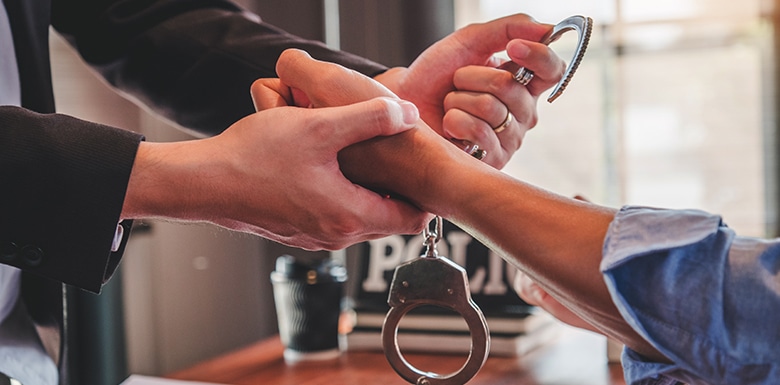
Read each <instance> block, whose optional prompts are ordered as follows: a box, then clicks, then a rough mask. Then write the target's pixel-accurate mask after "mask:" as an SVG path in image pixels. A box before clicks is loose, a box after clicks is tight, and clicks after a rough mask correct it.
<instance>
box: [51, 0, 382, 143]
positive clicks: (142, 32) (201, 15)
mask: <svg viewBox="0 0 780 385" xmlns="http://www.w3.org/2000/svg"><path fill="white" fill-rule="evenodd" d="M98 3H99V4H98ZM52 23H53V25H54V27H55V29H56V30H57V31H58V32H59V33H60V34H62V35H64V36H65V37H66V38H67V39H68V41H69V42H71V43H72V44H73V46H74V47H76V48H77V49H78V50H79V53H80V55H81V56H82V58H83V59H84V60H85V62H87V63H88V64H90V65H91V66H92V67H93V68H94V69H95V70H96V71H97V72H98V73H100V74H101V75H102V76H103V77H105V78H106V80H107V81H108V82H109V83H110V84H112V85H113V86H114V87H116V88H118V89H120V90H122V91H123V92H125V93H127V94H129V95H132V96H133V97H134V98H136V99H138V100H139V101H141V102H143V103H144V104H145V105H146V106H148V107H150V108H152V109H154V110H155V111H156V112H157V113H158V114H160V115H162V116H165V117H166V118H168V119H170V120H172V121H174V122H176V123H178V124H179V125H181V126H183V127H186V128H189V129H193V130H196V131H198V132H200V133H202V134H207V135H215V134H218V133H219V132H222V131H223V130H224V129H226V128H227V127H228V126H230V125H231V124H232V123H233V122H235V121H237V120H239V119H241V118H243V117H244V116H246V115H249V114H250V113H252V112H253V111H254V108H253V106H252V101H251V98H250V96H249V88H250V85H251V84H252V82H253V81H255V80H256V79H258V78H263V77H275V76H276V73H275V65H276V61H277V59H278V57H279V55H280V54H281V52H282V51H284V50H285V49H287V48H293V47H296V48H300V49H305V50H306V51H308V52H310V53H311V54H312V55H313V56H314V57H318V58H320V59H321V60H327V61H330V62H335V63H339V64H342V65H344V66H346V67H348V68H352V69H355V70H356V71H359V72H361V73H363V74H366V75H368V76H374V75H376V74H377V73H380V72H382V71H384V70H385V69H386V68H385V67H384V66H381V65H379V64H376V63H373V62H371V61H369V60H367V59H364V58H361V57H358V56H356V55H351V54H349V53H346V52H342V51H336V50H333V49H330V48H328V47H327V46H326V45H325V44H324V43H322V42H319V41H314V40H307V39H303V38H300V37H298V36H295V35H291V34H289V33H286V32H285V31H282V30H280V29H278V28H276V27H274V26H273V25H270V24H268V23H264V22H262V21H260V18H259V17H257V16H256V15H251V14H249V13H247V12H246V11H245V10H242V9H240V8H239V7H238V6H237V5H236V4H235V3H233V2H231V1H228V0H202V1H175V0H158V1H145V0H122V1H119V0H106V1H102V2H93V1H84V0H55V1H54V4H53V9H52Z"/></svg>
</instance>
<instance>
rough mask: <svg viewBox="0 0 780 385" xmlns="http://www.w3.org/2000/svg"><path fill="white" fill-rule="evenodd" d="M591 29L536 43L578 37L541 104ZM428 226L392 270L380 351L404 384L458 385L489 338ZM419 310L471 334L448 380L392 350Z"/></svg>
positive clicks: (464, 284)
mask: <svg viewBox="0 0 780 385" xmlns="http://www.w3.org/2000/svg"><path fill="white" fill-rule="evenodd" d="M592 28H593V21H592V20H591V19H590V18H587V17H584V16H572V17H569V18H567V19H566V20H564V21H562V22H560V23H558V24H557V25H555V27H553V29H552V30H551V31H550V33H549V34H547V35H545V37H544V38H543V39H542V43H544V44H549V43H552V42H554V41H556V40H558V38H560V37H561V35H562V34H563V33H565V32H566V31H570V30H574V31H577V33H578V34H579V41H578V44H577V48H576V50H575V52H574V58H573V59H572V61H571V62H570V63H569V65H568V67H567V68H566V72H565V73H564V75H563V78H562V79H561V81H560V82H558V85H557V86H556V87H555V88H554V89H553V92H552V94H550V96H549V97H548V98H547V101H548V102H550V103H552V102H553V101H554V100H555V99H556V98H558V96H560V95H561V94H562V93H563V91H564V89H565V88H566V86H567V85H568V84H569V81H570V80H571V78H572V76H573V75H574V71H575V70H576V69H577V67H578V66H579V64H580V62H581V61H582V58H583V55H584V54H585V49H586V48H587V45H588V40H589V38H590V33H591V30H592ZM505 69H506V68H505ZM522 71H525V72H522ZM528 73H530V71H528V70H525V69H524V68H520V69H517V72H515V73H514V74H513V76H514V77H515V79H517V80H518V81H520V79H526V78H532V77H533V73H530V75H529V74H528ZM473 146H474V147H475V148H474V149H473V150H471V151H468V149H467V152H469V153H470V154H471V155H472V156H474V157H476V158H477V159H482V158H484V156H485V154H486V152H485V151H484V150H479V148H478V147H477V146H476V145H473ZM480 151H481V152H480ZM434 221H435V228H434V229H433V230H431V228H430V224H429V226H427V227H426V228H425V229H424V230H423V238H424V246H425V247H426V251H425V254H423V255H421V256H420V257H419V258H416V259H413V260H411V261H409V262H406V263H403V264H401V265H399V266H398V267H396V269H395V272H394V274H393V280H392V283H391V284H390V292H389V295H388V299H387V303H388V304H389V305H390V310H389V311H388V312H387V316H386V317H385V322H384V324H383V325H382V348H383V349H384V352H385V356H386V357H387V360H388V362H389V363H390V366H392V367H393V369H394V370H395V371H396V373H398V374H399V375H400V376H401V377H402V378H403V379H405V380H406V381H408V382H409V383H412V384H417V385H462V384H465V383H466V382H468V381H469V380H470V379H471V378H472V377H474V376H475V375H476V374H477V372H478V371H479V370H480V369H481V368H482V365H483V364H484V363H485V361H486V360H487V357H488V353H489V351H490V334H489V331H488V325H487V321H486V320H485V316H484V315H483V314H482V311H481V310H480V309H479V307H478V306H477V304H476V303H475V302H474V300H473V299H472V298H471V292H470V291H469V280H468V275H467V274H466V270H465V269H464V268H463V267H461V266H459V265H457V264H456V263H454V262H452V261H451V260H449V259H447V258H445V257H443V256H440V255H439V254H438V252H437V250H436V244H437V243H438V242H439V240H440V239H441V237H442V219H441V217H438V216H437V217H436V218H435V219H434ZM432 223H434V222H432ZM422 305H434V306H438V307H442V308H447V309H451V310H454V311H456V312H458V313H459V314H460V315H461V316H462V317H463V319H464V320H465V321H466V324H467V325H468V329H469V333H470V334H471V349H470V351H469V356H468V359H467V360H466V363H465V364H464V365H463V366H462V367H461V368H460V369H459V370H458V371H456V372H453V373H449V374H437V373H432V372H426V371H422V370H420V369H418V368H416V367H414V366H413V365H412V364H410V363H409V362H408V361H407V360H406V359H404V357H403V354H402V353H401V348H400V346H399V345H398V324H399V323H400V322H401V319H402V318H403V316H404V315H406V314H407V313H408V312H409V311H411V310H412V309H414V308H417V307H419V306H422Z"/></svg>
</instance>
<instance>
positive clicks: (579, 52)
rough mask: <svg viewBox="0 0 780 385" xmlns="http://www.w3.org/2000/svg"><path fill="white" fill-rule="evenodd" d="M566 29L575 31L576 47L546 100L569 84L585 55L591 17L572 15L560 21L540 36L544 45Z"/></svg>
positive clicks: (557, 94)
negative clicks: (576, 37)
mask: <svg viewBox="0 0 780 385" xmlns="http://www.w3.org/2000/svg"><path fill="white" fill-rule="evenodd" d="M566 31H577V35H578V39H577V48H576V49H575V50H574V57H573V58H572V59H571V61H570V62H569V65H568V66H567V67H566V72H564V73H563V77H562V78H561V80H560V81H559V82H558V84H557V85H556V86H555V88H553V91H552V93H551V94H550V96H549V97H547V101H548V102H550V103H552V102H553V101H555V99H557V98H558V97H559V96H561V94H562V93H563V90H565V89H566V86H568V85H569V82H570V81H571V78H572V77H573V76H574V72H575V71H577V67H579V65H580V62H582V58H583V57H585V50H586V49H587V48H588V42H589V41H590V35H591V33H592V32H593V19H591V18H590V17H585V16H579V15H577V16H572V17H569V18H567V19H565V20H563V21H561V22H560V23H558V24H556V25H555V26H554V27H553V29H552V30H551V31H550V32H549V33H548V35H545V37H544V38H542V43H543V44H544V45H549V44H550V43H552V42H554V41H556V40H558V39H560V37H561V36H562V35H563V34H564V33H566Z"/></svg>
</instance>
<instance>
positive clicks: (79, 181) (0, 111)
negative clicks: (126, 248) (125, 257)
mask: <svg viewBox="0 0 780 385" xmlns="http://www.w3.org/2000/svg"><path fill="white" fill-rule="evenodd" d="M0 127H2V129H0V147H1V149H0V181H2V184H3V186H4V187H3V189H2V193H1V194H2V199H0V247H2V249H0V251H1V252H2V255H1V256H0V257H2V258H3V261H2V262H3V263H7V264H10V265H13V266H16V267H19V268H22V269H24V270H27V271H30V272H33V273H36V274H40V275H44V276H47V277H49V278H52V279H56V280H59V281H64V282H66V283H69V284H74V285H78V286H81V287H83V288H85V289H88V290H91V291H98V290H99V289H100V286H101V285H102V284H103V283H104V281H105V280H107V279H108V278H109V277H110V276H111V274H112V273H113V272H114V269H115V268H116V266H117V263H118V261H119V258H120V256H121V251H122V250H121V248H120V249H119V250H117V251H116V252H112V251H111V247H112V241H113V239H114V234H115V231H116V229H117V223H118V222H119V218H120V210H121V207H122V200H123V198H124V194H125V189H126V187H127V178H128V177H129V175H130V169H131V167H132V165H133V161H134V158H135V153H136V149H137V148H138V145H139V142H140V141H141V136H140V135H138V134H135V133H132V132H129V131H125V130H120V129H116V128H112V127H108V126H104V125H100V124H95V123H89V122H84V121H81V120H78V119H74V118H70V117H67V116H63V115H40V114H36V113H32V112H29V111H28V110H25V109H22V108H18V107H0ZM124 225H125V226H126V227H127V228H126V229H125V230H126V231H125V233H126V234H129V232H130V231H129V230H130V229H129V225H130V222H127V223H125V224H124Z"/></svg>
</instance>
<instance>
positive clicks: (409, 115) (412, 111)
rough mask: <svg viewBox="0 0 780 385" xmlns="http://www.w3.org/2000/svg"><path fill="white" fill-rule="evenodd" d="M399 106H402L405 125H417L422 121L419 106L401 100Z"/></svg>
mask: <svg viewBox="0 0 780 385" xmlns="http://www.w3.org/2000/svg"><path fill="white" fill-rule="evenodd" d="M398 105H400V106H401V111H403V114H404V123H406V124H415V123H417V121H418V120H420V111H418V110H417V106H415V105H414V104H412V103H411V102H407V101H406V100H399V101H398Z"/></svg>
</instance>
